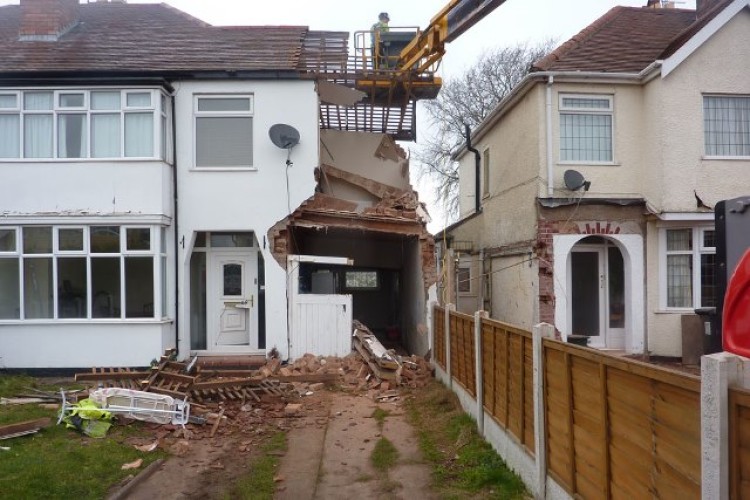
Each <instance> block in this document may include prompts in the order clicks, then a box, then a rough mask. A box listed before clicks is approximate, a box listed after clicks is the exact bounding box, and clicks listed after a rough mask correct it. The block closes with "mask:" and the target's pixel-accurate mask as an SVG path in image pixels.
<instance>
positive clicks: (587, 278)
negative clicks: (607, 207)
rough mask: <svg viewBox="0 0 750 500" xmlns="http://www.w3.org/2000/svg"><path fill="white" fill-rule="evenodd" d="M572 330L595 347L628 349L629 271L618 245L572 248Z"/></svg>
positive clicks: (583, 245) (582, 245)
mask: <svg viewBox="0 0 750 500" xmlns="http://www.w3.org/2000/svg"><path fill="white" fill-rule="evenodd" d="M570 257H571V260H570V265H571V268H570V274H569V276H570V277H571V283H570V288H569V289H570V291H571V310H570V318H571V326H572V330H571V333H573V334H574V335H586V336H587V337H589V345H590V346H591V347H598V348H609V349H624V348H625V272H624V271H625V270H624V262H623V258H622V253H621V252H620V249H619V248H617V246H615V245H613V244H611V243H609V242H607V243H605V244H603V245H586V244H581V245H576V246H574V247H573V249H572V251H571V256H570Z"/></svg>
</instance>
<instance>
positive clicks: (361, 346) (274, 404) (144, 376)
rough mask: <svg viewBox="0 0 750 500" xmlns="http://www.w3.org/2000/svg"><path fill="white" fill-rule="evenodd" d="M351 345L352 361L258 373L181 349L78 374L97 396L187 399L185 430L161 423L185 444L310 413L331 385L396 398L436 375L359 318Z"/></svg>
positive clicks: (267, 367) (305, 361) (304, 361)
mask: <svg viewBox="0 0 750 500" xmlns="http://www.w3.org/2000/svg"><path fill="white" fill-rule="evenodd" d="M352 345H353V351H352V353H351V354H350V355H348V356H345V357H328V356H316V355H313V354H305V355H304V356H302V357H300V358H298V359H296V360H294V361H293V362H291V363H288V364H283V363H282V362H281V360H280V359H279V358H278V357H271V358H269V359H268V360H267V361H266V363H265V364H264V365H263V366H261V367H260V368H258V369H255V370H251V369H227V368H221V367H216V366H209V367H203V366H201V364H200V363H199V362H198V360H197V359H196V358H194V359H192V360H189V361H186V362H177V361H175V360H174V352H172V351H167V352H166V353H165V354H164V356H162V357H161V359H159V360H158V362H156V363H155V364H154V366H152V368H151V369H150V370H132V369H127V368H106V369H101V368H99V369H97V368H94V369H92V371H91V372H90V373H78V374H76V376H75V379H76V381H77V382H83V383H85V384H89V385H90V386H91V390H90V392H91V393H93V392H94V389H96V388H99V389H101V388H108V387H114V388H122V389H127V390H133V391H144V392H147V393H154V394H161V395H164V396H169V397H171V398H174V400H175V401H183V402H185V403H187V404H189V405H190V412H189V415H190V418H189V423H188V424H187V426H183V428H182V429H180V428H179V427H180V426H177V425H172V424H166V425H164V424H163V423H162V425H161V427H162V428H165V429H168V430H169V432H172V431H174V432H175V434H176V435H179V436H180V437H181V438H184V439H188V438H191V439H200V438H204V437H208V438H210V437H213V436H214V435H216V434H217V433H218V434H223V433H229V432H232V431H233V429H234V428H235V427H236V426H245V425H253V424H257V423H260V422H262V421H268V420H269V419H271V421H273V419H294V418H297V417H299V416H302V415H304V414H305V413H306V408H305V405H304V398H305V397H307V396H311V395H312V394H314V393H315V392H317V391H321V390H323V389H324V388H325V387H326V386H335V387H338V388H339V389H341V390H344V391H351V392H366V393H367V395H368V396H369V397H371V398H372V399H375V400H378V401H392V400H395V399H398V397H399V393H398V389H399V388H400V387H408V388H414V389H416V388H420V387H423V386H425V385H426V384H427V383H428V382H429V380H430V379H431V377H432V368H431V366H430V364H429V363H428V362H427V361H426V360H425V359H424V358H422V357H419V356H399V355H397V354H396V352H395V351H393V350H388V349H386V348H385V347H384V346H383V345H382V344H381V343H380V342H379V341H378V339H377V338H376V336H375V335H374V334H373V333H372V332H371V331H370V330H369V329H368V328H367V327H366V326H365V325H363V324H361V323H360V322H358V321H355V322H354V333H353V335H352ZM86 395H87V394H86V393H85V392H84V393H82V394H81V396H83V397H85V396H86ZM188 402H189V403H188ZM121 419H122V416H121ZM178 448H179V447H178ZM177 451H179V450H177Z"/></svg>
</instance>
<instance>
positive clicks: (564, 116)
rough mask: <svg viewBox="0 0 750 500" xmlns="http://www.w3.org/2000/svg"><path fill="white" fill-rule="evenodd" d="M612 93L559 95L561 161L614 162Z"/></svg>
mask: <svg viewBox="0 0 750 500" xmlns="http://www.w3.org/2000/svg"><path fill="white" fill-rule="evenodd" d="M612 158H613V155H612V96H601V95H593V96H584V95H561V96H560V161H562V162H578V163H611V162H612V161H613V160H612Z"/></svg>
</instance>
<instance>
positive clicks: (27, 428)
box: [0, 418, 51, 439]
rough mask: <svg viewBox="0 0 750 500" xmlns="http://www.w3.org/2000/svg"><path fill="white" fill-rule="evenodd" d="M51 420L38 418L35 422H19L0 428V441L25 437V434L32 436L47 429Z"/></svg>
mask: <svg viewBox="0 0 750 500" xmlns="http://www.w3.org/2000/svg"><path fill="white" fill-rule="evenodd" d="M50 424H51V420H50V419H49V418H39V419H36V420H27V421H26V422H19V423H17V424H9V425H3V426H0V439H10V438H14V437H19V436H25V435H27V434H34V433H35V432H38V431H39V429H43V428H45V427H49V426H50Z"/></svg>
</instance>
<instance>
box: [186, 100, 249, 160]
mask: <svg viewBox="0 0 750 500" xmlns="http://www.w3.org/2000/svg"><path fill="white" fill-rule="evenodd" d="M204 99H248V100H249V106H248V108H249V109H248V110H247V111H199V110H198V102H199V101H201V100H204ZM230 117H249V118H250V119H251V121H252V128H253V135H255V95H254V94H248V93H241V94H232V93H228V94H194V95H193V163H192V168H191V170H195V171H203V172H221V171H257V170H258V169H257V167H255V166H254V163H255V160H254V158H253V159H251V160H250V164H248V165H236V166H233V165H223V166H217V167H211V166H198V118H230ZM252 148H253V149H252V152H253V157H254V156H255V143H254V142H253V145H252Z"/></svg>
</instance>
